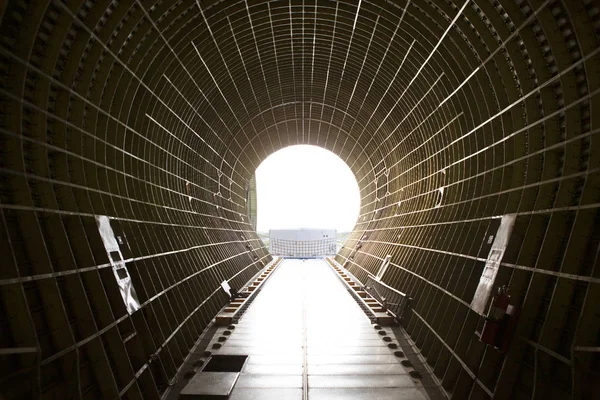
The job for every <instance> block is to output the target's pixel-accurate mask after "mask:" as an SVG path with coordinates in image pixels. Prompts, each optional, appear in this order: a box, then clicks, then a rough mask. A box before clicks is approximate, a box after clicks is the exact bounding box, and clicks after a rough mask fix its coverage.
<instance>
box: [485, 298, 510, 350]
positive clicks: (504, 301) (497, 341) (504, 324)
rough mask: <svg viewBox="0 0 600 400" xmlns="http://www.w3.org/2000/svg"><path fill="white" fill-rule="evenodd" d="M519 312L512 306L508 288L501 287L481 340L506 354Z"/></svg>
mask: <svg viewBox="0 0 600 400" xmlns="http://www.w3.org/2000/svg"><path fill="white" fill-rule="evenodd" d="M517 311H518V310H517V308H516V307H515V306H512V305H511V304H510V295H509V294H508V287H507V286H502V287H499V288H498V293H497V294H496V296H494V298H493V299H492V303H491V304H490V308H489V310H488V314H487V316H486V317H485V324H484V325H483V331H482V332H481V336H480V340H481V341H482V342H483V343H485V344H489V345H491V346H494V347H495V348H496V349H498V350H500V351H502V352H506V351H507V350H508V345H509V344H510V339H511V337H512V333H513V332H514V328H515V326H516V317H517Z"/></svg>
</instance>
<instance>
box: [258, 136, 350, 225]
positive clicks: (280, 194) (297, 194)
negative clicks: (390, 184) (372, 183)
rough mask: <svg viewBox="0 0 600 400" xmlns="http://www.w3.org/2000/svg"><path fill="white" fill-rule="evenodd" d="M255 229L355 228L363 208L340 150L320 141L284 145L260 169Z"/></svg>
mask: <svg viewBox="0 0 600 400" xmlns="http://www.w3.org/2000/svg"><path fill="white" fill-rule="evenodd" d="M256 193H257V204H258V216H257V231H258V232H265V233H266V232H268V231H269V229H295V228H326V229H337V231H338V232H349V231H351V230H352V228H353V227H354V225H355V223H356V219H357V218H358V213H359V209H360V194H359V190H358V184H357V182H356V178H355V177H354V174H353V173H352V171H351V170H350V168H349V167H348V165H347V164H346V163H345V162H344V161H343V160H342V159H341V158H339V157H338V156H337V155H335V154H334V153H332V152H330V151H329V150H325V149H323V148H321V147H317V146H308V145H297V146H290V147H286V148H283V149H281V150H279V151H277V152H275V153H273V154H271V155H270V156H269V157H267V158H266V159H265V160H264V161H263V162H262V163H261V164H260V165H259V167H258V168H257V169H256Z"/></svg>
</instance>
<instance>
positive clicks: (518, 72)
mask: <svg viewBox="0 0 600 400" xmlns="http://www.w3.org/2000/svg"><path fill="white" fill-rule="evenodd" d="M0 18H1V25H0V37H1V40H2V44H1V47H0V55H1V57H2V62H1V64H0V65H1V68H2V71H1V87H0V101H1V111H0V113H1V116H0V120H1V125H0V164H1V166H0V173H1V185H2V189H1V196H2V197H1V203H0V209H1V210H2V214H1V217H2V218H1V222H2V227H1V229H0V235H1V237H0V246H2V247H1V249H2V255H3V259H4V266H3V267H2V268H0V294H1V296H2V302H1V307H0V326H2V327H3V329H2V331H1V334H0V349H1V353H0V360H1V362H0V376H2V378H0V379H1V381H0V393H2V394H4V396H5V397H7V398H9V399H10V398H19V399H20V398H31V397H32V396H33V397H34V398H37V397H41V398H44V399H51V398H52V399H53V398H64V399H66V398H85V399H97V398H117V397H121V398H127V399H136V398H144V399H158V398H160V396H161V394H162V393H164V392H165V389H166V388H167V387H168V386H169V384H172V383H173V380H174V378H175V376H176V374H177V372H178V369H179V367H180V366H181V364H182V362H183V361H184V359H185V357H186V356H187V354H188V353H189V351H190V349H191V348H192V346H193V345H194V343H195V342H196V340H197V339H198V336H199V335H200V334H201V333H202V332H203V330H204V329H205V328H206V327H207V325H208V323H209V321H210V320H211V318H212V317H213V316H214V315H215V313H216V312H217V311H218V310H219V309H220V308H221V307H222V306H223V305H224V304H225V303H226V301H227V298H226V296H225V295H224V294H223V292H222V291H221V290H220V287H219V283H220V282H221V281H223V280H225V279H226V280H229V283H230V284H231V286H234V287H240V286H241V285H243V283H244V282H246V281H247V280H248V279H249V278H250V277H252V276H253V275H254V274H255V273H256V272H257V271H259V270H260V268H262V266H264V265H265V264H266V263H267V262H268V261H270V259H271V257H270V255H269V254H268V252H267V250H266V249H265V248H264V246H263V244H262V242H261V241H260V240H259V239H258V237H257V235H256V233H255V232H254V230H253V228H252V225H251V222H250V220H249V216H248V213H247V201H248V193H249V191H250V186H251V185H250V182H251V179H252V176H253V174H254V171H255V169H256V167H257V166H258V165H259V164H260V162H261V161H262V160H263V159H265V158H266V157H267V156H268V155H269V154H271V153H273V152H274V151H276V150H278V149H280V148H282V147H285V146H288V145H295V144H312V145H317V146H322V147H324V148H326V149H328V150H331V151H332V152H334V153H336V154H338V155H339V156H340V157H341V158H342V159H344V160H345V161H346V162H347V164H348V165H349V166H350V168H351V169H352V170H353V172H354V173H355V176H356V178H357V181H358V182H359V187H360V190H361V198H362V199H361V201H362V203H361V214H360V217H359V220H358V222H357V225H356V227H355V230H354V232H353V233H352V234H351V236H350V238H349V239H348V241H347V242H346V246H345V247H344V248H343V249H342V250H341V251H340V253H339V254H338V256H337V260H338V261H339V262H340V263H343V264H345V265H346V267H347V268H349V269H350V271H351V272H353V273H354V274H355V275H356V276H357V277H358V278H360V279H365V278H366V276H367V274H368V273H371V274H376V273H377V271H378V268H379V266H380V265H381V262H382V261H383V260H384V259H385V258H386V255H391V263H390V266H389V267H388V268H387V270H386V272H385V274H384V275H383V278H382V279H383V282H385V283H387V284H388V285H390V286H392V287H394V288H396V289H398V290H401V291H403V292H406V293H408V294H410V295H411V296H412V297H413V298H414V300H413V311H412V313H411V316H410V318H409V319H408V321H406V324H405V328H406V330H407V332H408V334H409V335H410V337H411V338H412V340H413V341H414V342H415V344H416V345H417V346H418V347H419V348H420V349H421V351H422V354H423V356H424V357H426V359H427V362H428V364H429V366H430V367H431V368H432V370H433V371H434V372H435V374H436V376H437V377H438V378H439V380H440V383H441V384H442V385H443V387H444V389H445V390H446V392H447V394H448V395H449V396H451V397H452V398H456V399H467V398H469V399H488V398H492V397H493V398H498V399H508V398H516V399H521V398H523V399H529V398H535V399H554V398H555V399H564V398H568V397H570V396H571V395H572V394H573V395H574V396H575V397H577V398H589V397H586V396H590V395H591V391H592V390H594V387H593V386H594V385H597V384H596V383H595V382H596V381H598V379H597V377H598V374H599V373H600V360H599V358H598V355H597V354H598V353H597V352H598V347H597V346H598V342H599V332H600V331H599V325H600V317H599V315H598V312H599V311H598V306H597V304H598V301H599V297H600V285H599V283H600V267H598V265H597V263H598V260H597V257H598V242H599V239H600V223H598V222H599V221H598V205H599V197H600V190H599V183H600V174H599V172H600V147H599V145H598V143H599V140H598V136H597V133H598V129H599V127H598V120H597V117H593V116H594V115H596V116H598V115H600V106H599V104H600V99H599V97H598V91H599V89H600V82H599V80H600V54H599V52H600V46H599V40H600V5H599V4H598V2H597V1H595V0H562V1H561V0H546V1H542V0H502V1H495V0H466V1H463V0H410V1H407V0H399V1H384V0H377V1H375V0H373V1H371V0H352V1H331V0H318V1H314V0H302V1H301V0H289V1H279V0H273V1H258V0H247V1H193V0H180V1H166V0H165V1H154V0H144V1H140V0H135V1H133V0H132V1H117V0H98V1H89V0H86V1H77V0H73V1H59V0H52V1H26V0H9V1H5V2H2V3H1V4H0ZM331 195H335V193H331ZM340 201H343V199H341V200H340ZM505 215H511V218H512V219H513V225H512V234H511V235H510V238H509V239H508V242H507V244H506V249H505V251H504V253H503V258H502V259H501V260H500V261H501V262H500V264H499V269H498V272H497V276H496V282H495V284H496V285H503V284H507V285H509V286H510V293H511V295H512V299H513V302H514V303H515V305H517V306H518V307H519V308H520V310H521V315H520V319H519V326H518V329H517V332H516V335H515V338H514V340H513V342H512V346H511V349H510V351H509V353H508V354H507V355H504V354H501V353H499V352H497V351H495V350H493V349H492V348H489V347H486V346H485V345H484V344H482V343H481V342H480V341H479V340H478V339H477V336H476V335H475V332H476V331H477V330H478V329H479V330H480V328H481V323H482V319H481V316H480V315H479V314H478V313H476V312H475V311H474V310H473V309H472V307H471V301H472V299H473V296H474V293H475V291H476V288H477V285H478V283H479V281H480V278H481V275H482V272H483V270H484V267H485V265H486V260H487V258H488V252H489V251H490V245H491V241H492V240H493V238H494V236H496V233H497V231H498V229H499V226H500V225H501V221H503V220H502V219H501V217H502V216H505ZM108 225H109V226H110V229H108V230H106V229H104V228H107V226H108ZM99 227H100V228H103V229H104V230H103V231H102V233H101V231H100V230H99ZM111 230H112V231H111ZM107 232H108V233H107ZM107 235H108V236H107ZM107 238H108V239H107ZM131 287H133V289H134V290H135V293H136V296H132V292H131ZM123 288H124V289H123ZM120 290H129V291H128V292H125V294H124V295H122V293H120ZM127 294H129V295H130V297H124V296H125V295H127ZM124 298H125V299H126V300H127V301H128V303H127V304H126V303H124V301H123V299H124ZM5 327H7V328H6V329H5Z"/></svg>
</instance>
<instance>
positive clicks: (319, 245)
mask: <svg viewBox="0 0 600 400" xmlns="http://www.w3.org/2000/svg"><path fill="white" fill-rule="evenodd" d="M336 242H337V231H336V230H335V229H307V228H301V229H271V230H270V231H269V251H270V252H271V254H272V255H274V256H279V257H287V258H322V257H331V256H333V255H335V253H336Z"/></svg>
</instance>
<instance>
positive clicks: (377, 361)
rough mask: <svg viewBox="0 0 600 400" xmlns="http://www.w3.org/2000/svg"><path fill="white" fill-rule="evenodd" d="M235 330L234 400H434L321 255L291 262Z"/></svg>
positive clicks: (230, 348) (226, 345) (228, 345)
mask: <svg viewBox="0 0 600 400" xmlns="http://www.w3.org/2000/svg"><path fill="white" fill-rule="evenodd" d="M231 332H232V333H231V335H229V337H228V338H227V339H221V340H225V341H224V342H220V343H221V344H222V347H221V348H220V349H217V350H213V353H214V354H215V355H216V354H247V355H248V356H249V357H248V360H247V361H246V364H245V366H244V368H243V370H242V372H241V374H240V377H239V379H238V382H237V383H236V385H235V387H234V389H233V392H232V395H231V398H232V399H240V400H241V399H259V398H260V399H269V398H273V399H275V398H277V399H286V398H290V399H296V398H298V399H299V398H304V399H306V398H313V397H314V398H321V399H330V398H332V399H333V398H349V399H369V400H370V399H374V398H382V399H387V398H394V399H427V398H428V396H427V394H426V393H425V391H424V389H423V385H422V384H421V383H420V382H419V381H418V380H415V379H413V378H412V377H411V376H410V375H409V374H408V371H407V370H406V369H405V368H404V367H403V366H402V365H401V364H400V363H399V359H398V358H397V357H395V356H394V353H393V351H392V350H390V349H389V348H388V347H387V343H385V342H384V341H383V340H381V337H380V336H379V335H378V333H377V330H376V329H374V327H373V325H372V324H371V322H370V321H369V319H368V318H367V317H366V315H365V314H364V313H363V311H362V310H361V309H360V308H359V307H358V305H357V304H356V302H355V301H354V300H353V298H352V297H351V296H350V295H349V294H348V291H347V290H346V288H345V287H344V286H343V285H342V284H341V282H340V281H339V279H337V277H336V276H335V275H334V274H333V272H332V271H331V269H330V268H329V267H328V266H327V264H326V263H325V262H324V261H322V260H306V261H301V260H285V261H284V262H283V263H282V265H281V266H280V267H279V268H278V270H277V271H276V272H275V273H274V275H273V276H272V277H271V278H270V279H269V281H268V282H267V284H266V285H265V286H264V287H263V289H262V291H261V293H260V294H259V295H258V296H257V298H256V299H255V300H254V302H253V303H252V304H251V306H250V307H249V308H248V310H247V311H246V313H245V314H244V316H243V317H242V319H241V320H240V321H239V324H237V325H236V326H235V329H233V330H231ZM390 333H391V332H390ZM221 337H224V336H221ZM214 342H215V343H217V342H219V335H216V336H215V338H214ZM263 391H264V392H263ZM263 393H264V394H263ZM344 396H346V397H344Z"/></svg>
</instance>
